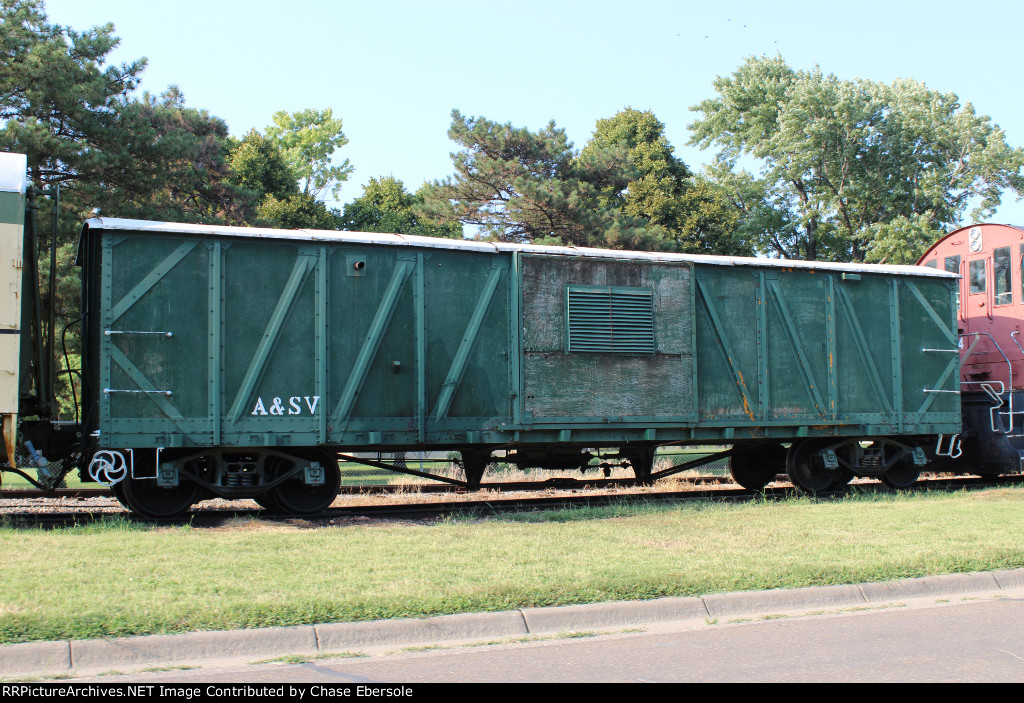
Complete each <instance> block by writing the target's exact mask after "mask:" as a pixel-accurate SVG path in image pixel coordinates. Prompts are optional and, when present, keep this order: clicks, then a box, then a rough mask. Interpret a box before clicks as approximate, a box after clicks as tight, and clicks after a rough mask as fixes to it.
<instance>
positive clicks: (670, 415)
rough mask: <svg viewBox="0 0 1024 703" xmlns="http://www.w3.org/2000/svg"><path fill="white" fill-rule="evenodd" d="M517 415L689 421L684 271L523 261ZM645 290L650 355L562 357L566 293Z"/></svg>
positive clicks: (644, 264)
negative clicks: (521, 412)
mask: <svg viewBox="0 0 1024 703" xmlns="http://www.w3.org/2000/svg"><path fill="white" fill-rule="evenodd" d="M522 271H523V282H522V296H523V302H522V310H523V312H522V315H523V328H524V330H523V371H522V373H523V409H524V412H525V415H524V420H526V421H532V422H535V423H540V422H545V423H559V424H563V425H572V424H575V423H593V422H603V421H606V420H611V419H614V421H620V420H621V421H625V422H630V421H637V422H642V421H646V422H652V421H656V422H671V421H673V420H679V421H681V420H684V419H686V418H689V417H692V373H691V371H692V363H693V353H692V350H691V334H690V332H691V328H690V303H689V301H690V293H689V291H690V265H689V264H688V263H679V264H670V263H652V262H648V261H614V260H607V259H585V258H577V257H573V258H569V257H556V256H537V255H529V256H524V257H523V266H522ZM587 289H589V290H595V291H596V290H600V289H608V290H609V291H612V290H618V291H621V292H623V294H624V295H625V294H628V293H629V292H630V291H632V292H634V293H635V294H638V295H639V294H640V293H642V292H645V291H646V292H649V294H650V296H651V301H652V304H653V322H654V326H653V336H654V351H653V353H647V350H646V349H644V348H643V347H642V346H641V347H637V351H636V353H629V352H628V351H627V352H625V353H623V352H621V351H615V350H611V349H609V350H606V351H605V352H604V353H601V352H598V353H587V352H579V351H576V352H573V351H569V343H568V330H567V324H568V322H567V321H568V318H569V305H568V302H569V293H570V291H571V290H572V291H575V290H587Z"/></svg>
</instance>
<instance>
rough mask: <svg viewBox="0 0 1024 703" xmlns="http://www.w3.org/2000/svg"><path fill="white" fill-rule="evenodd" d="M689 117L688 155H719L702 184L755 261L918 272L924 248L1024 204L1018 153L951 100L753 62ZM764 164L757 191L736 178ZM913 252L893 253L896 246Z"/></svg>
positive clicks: (905, 87)
mask: <svg viewBox="0 0 1024 703" xmlns="http://www.w3.org/2000/svg"><path fill="white" fill-rule="evenodd" d="M714 85H715V90H716V91H717V92H718V97H716V98H712V99H709V100H705V101H703V102H701V103H700V104H699V105H697V106H695V107H694V108H692V109H693V110H695V111H697V112H699V113H701V115H702V117H701V118H700V119H698V120H697V121H696V122H694V123H693V124H692V125H691V129H692V130H693V131H694V136H693V138H692V140H691V143H693V144H698V145H700V146H702V147H705V148H706V147H709V146H711V145H716V146H718V147H719V149H720V151H719V154H718V158H717V161H716V162H715V164H713V165H712V166H711V167H710V168H709V169H708V171H707V176H708V178H709V179H710V180H711V181H713V182H714V183H715V184H716V185H717V186H719V187H720V188H721V189H722V190H723V191H724V192H725V193H727V194H728V197H729V199H730V200H731V201H732V203H733V206H734V207H735V208H736V209H737V211H738V212H739V213H740V214H741V216H742V225H741V229H743V230H744V232H745V234H746V235H748V236H750V237H752V238H753V241H754V243H755V246H756V247H757V249H758V250H759V251H761V252H763V253H770V254H773V255H777V256H784V257H789V258H803V259H811V260H814V259H828V260H836V261H864V260H870V261H879V262H883V261H902V262H907V261H916V259H917V257H918V256H919V255H920V253H922V252H923V249H924V245H925V244H926V243H928V242H930V241H933V240H934V239H936V238H937V237H938V236H940V235H941V232H942V231H943V230H944V229H947V228H951V227H953V226H956V225H957V224H958V223H959V222H960V220H961V218H962V217H963V215H964V213H965V211H966V209H967V207H968V206H969V204H970V203H972V202H978V203H979V204H978V207H976V208H975V209H974V210H972V211H971V216H972V217H974V218H976V219H978V218H984V217H986V216H988V215H991V213H992V212H993V211H994V209H995V207H996V206H998V204H999V203H1000V197H1001V194H1002V192H1003V191H1005V190H1006V189H1012V190H1014V191H1016V192H1017V193H1018V194H1024V175H1022V173H1021V169H1022V168H1024V150H1022V149H1011V148H1010V147H1009V146H1008V145H1007V144H1006V141H1005V137H1004V133H1003V131H1002V130H1001V129H999V128H998V126H996V125H993V124H992V123H991V120H990V119H989V118H988V117H984V116H978V115H976V114H975V112H974V108H973V107H972V106H971V105H970V103H968V104H966V105H963V106H961V104H960V102H959V98H958V97H957V96H956V95H955V94H953V93H939V92H937V91H933V90H929V89H928V88H927V87H926V86H924V85H923V84H921V83H918V82H917V81H913V80H907V79H900V80H897V81H895V82H894V83H892V84H891V85H886V84H881V83H874V82H871V81H865V80H854V81H850V80H840V79H839V78H837V77H836V76H835V75H832V74H829V75H824V74H822V72H821V71H820V69H818V68H815V69H814V70H812V71H795V70H793V69H792V68H790V67H789V66H788V65H787V64H786V63H785V61H783V59H782V58H781V57H775V58H767V57H761V58H754V57H751V58H748V59H747V60H746V61H745V62H744V64H743V65H742V66H740V67H739V68H738V69H737V70H736V71H735V72H734V73H733V74H732V75H731V76H728V77H725V78H722V77H719V78H717V79H716V80H715V83H714ZM751 157H752V158H754V159H757V160H759V161H760V163H761V165H762V168H761V172H760V175H759V176H757V177H755V176H754V175H752V174H750V173H749V172H747V171H745V170H738V169H737V162H738V161H739V159H741V158H751ZM904 236H909V237H910V238H909V239H903V240H901V239H900V238H901V237H904Z"/></svg>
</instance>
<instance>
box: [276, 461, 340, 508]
mask: <svg viewBox="0 0 1024 703" xmlns="http://www.w3.org/2000/svg"><path fill="white" fill-rule="evenodd" d="M313 458H314V459H315V460H316V461H318V462H319V463H320V464H322V465H323V466H324V482H323V485H320V486H310V485H308V484H306V482H305V481H303V477H302V474H301V473H299V474H297V475H295V476H292V477H291V478H289V479H288V480H287V481H284V482H283V483H280V484H278V485H277V486H275V487H274V488H273V489H271V490H270V491H268V492H267V493H264V494H263V496H260V498H264V497H268V494H269V498H270V499H271V500H273V501H274V503H275V504H276V505H275V508H270V507H269V506H264V507H266V508H268V509H277V510H280V511H282V512H286V513H293V514H295V515H312V514H314V513H319V512H322V511H324V510H326V509H327V508H329V507H330V505H331V503H333V502H334V499H335V498H337V497H338V489H339V488H341V471H339V470H338V462H337V460H335V458H334V457H332V456H330V455H329V454H327V453H323V454H317V455H316V456H315V457H313ZM257 502H259V501H257ZM260 505H263V503H260Z"/></svg>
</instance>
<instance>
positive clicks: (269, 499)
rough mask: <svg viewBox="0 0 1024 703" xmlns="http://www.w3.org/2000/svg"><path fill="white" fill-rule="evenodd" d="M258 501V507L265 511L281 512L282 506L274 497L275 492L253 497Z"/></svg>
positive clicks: (271, 491)
mask: <svg viewBox="0 0 1024 703" xmlns="http://www.w3.org/2000/svg"><path fill="white" fill-rule="evenodd" d="M253 500H254V501H256V505H258V506H260V507H261V508H263V509H264V510H266V511H267V512H270V513H279V512H281V506H280V505H279V504H278V502H277V499H276V498H275V497H274V492H273V490H270V491H267V492H266V493H261V494H259V495H258V496H255V497H253Z"/></svg>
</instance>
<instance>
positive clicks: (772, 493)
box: [0, 475, 1024, 529]
mask: <svg viewBox="0 0 1024 703" xmlns="http://www.w3.org/2000/svg"><path fill="white" fill-rule="evenodd" d="M781 480H782V479H781V478H780V481H781ZM720 483H723V484H724V483H728V480H727V479H723V480H722V481H721V482H720ZM1021 484H1024V475H1018V476H996V477H985V478H978V477H964V476H957V477H953V478H926V479H922V480H921V481H919V482H918V483H916V484H914V486H912V487H911V488H909V489H905V490H911V491H957V490H965V489H967V490H980V489H985V488H995V487H1002V486H1019V485H1021ZM853 488H854V489H855V490H857V491H858V492H861V493H891V492H892V489H890V488H888V487H887V486H885V485H884V484H881V483H874V482H872V483H859V484H853ZM798 495H805V494H800V493H797V491H796V489H794V488H793V487H792V486H791V485H789V484H788V483H787V484H784V485H781V486H775V487H771V488H767V489H765V491H763V492H760V491H750V490H747V489H744V488H738V487H735V486H729V487H720V488H715V489H696V490H687V491H671V492H668V491H666V492H657V493H655V492H648V493H629V494H622V493H612V494H600V493H590V492H587V493H584V494H580V493H561V494H559V495H556V496H543V497H537V496H531V497H509V498H501V497H490V496H489V497H487V498H485V499H481V500H459V501H447V502H432V503H403V504H387V505H360V506H351V507H332V508H330V509H329V510H326V511H324V512H323V513H319V514H317V515H311V516H303V517H301V518H296V517H295V516H292V515H282V514H275V513H273V512H269V511H266V510H262V509H258V508H239V507H230V506H228V507H204V506H202V505H200V507H198V508H195V509H193V510H192V511H191V512H190V513H189V514H187V515H185V516H183V517H181V518H174V519H161V520H152V519H142V518H134V517H133V516H130V515H126V513H125V512H124V511H123V509H120V506H119V505H117V504H116V501H114V500H113V498H112V497H111V502H112V503H113V505H112V506H108V507H114V506H116V509H114V510H113V511H110V510H103V511H101V510H98V509H97V510H75V511H70V512H67V511H65V512H45V511H43V510H39V511H34V512H20V513H7V514H4V515H2V516H0V517H2V519H3V522H4V523H6V524H8V525H10V526H13V527H26V528H42V529H47V528H57V527H67V526H72V525H81V524H90V523H94V522H101V521H103V520H107V519H110V518H124V517H128V518H129V519H133V520H137V521H138V522H140V523H145V524H155V525H186V524H188V525H191V526H193V527H217V526H220V525H222V524H224V523H225V522H226V521H228V520H232V519H238V518H260V519H264V520H269V521H294V520H296V519H299V520H302V521H304V522H305V523H308V524H310V525H311V526H314V527H316V526H327V525H332V524H339V523H345V522H347V521H349V520H361V519H370V520H372V519H379V520H422V521H429V520H433V519H439V518H442V517H445V516H450V515H466V514H470V515H479V516H480V517H486V516H493V515H500V514H503V513H514V512H525V511H543V510H559V509H567V508H580V507H600V506H606V505H622V504H629V503H646V504H656V503H688V502H696V501H706V500H714V501H724V502H733V501H735V502H739V501H749V500H754V499H758V500H785V499H787V498H792V497H795V496H798ZM847 495H849V489H838V490H833V491H828V492H822V493H818V494H817V495H816V498H818V499H820V500H836V499H842V498H843V497H845V496H847Z"/></svg>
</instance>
